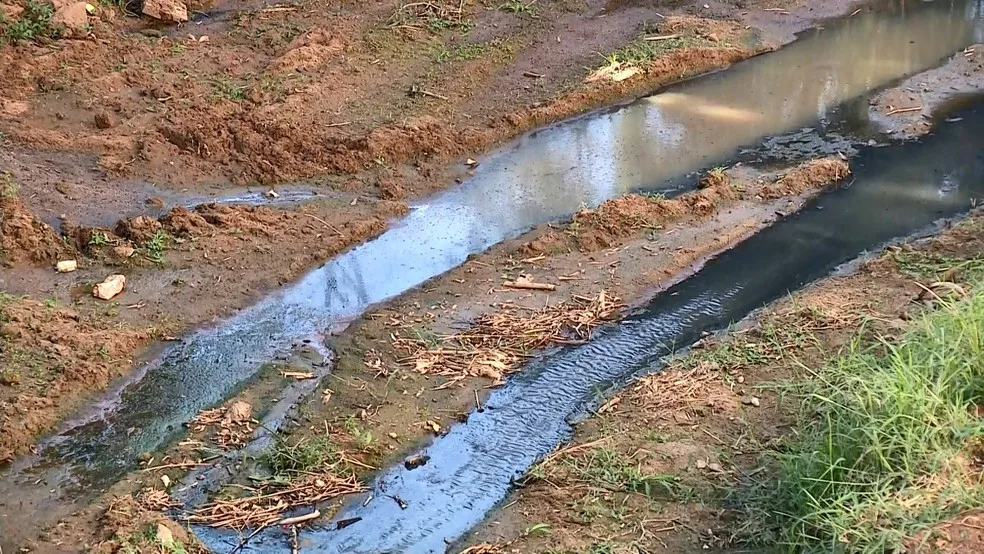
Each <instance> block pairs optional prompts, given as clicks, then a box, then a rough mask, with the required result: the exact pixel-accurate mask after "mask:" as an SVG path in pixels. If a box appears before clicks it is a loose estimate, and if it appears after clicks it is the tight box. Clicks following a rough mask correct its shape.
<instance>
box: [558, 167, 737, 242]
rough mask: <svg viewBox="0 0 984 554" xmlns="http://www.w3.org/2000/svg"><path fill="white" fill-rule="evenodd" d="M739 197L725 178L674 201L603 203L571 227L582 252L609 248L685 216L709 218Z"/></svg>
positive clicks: (633, 197) (634, 198)
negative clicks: (641, 230) (639, 232)
mask: <svg viewBox="0 0 984 554" xmlns="http://www.w3.org/2000/svg"><path fill="white" fill-rule="evenodd" d="M737 197H738V193H737V191H735V190H734V189H733V188H732V187H731V186H730V185H729V183H728V180H727V179H725V178H722V179H720V181H719V182H715V183H714V184H711V185H707V186H704V187H703V188H700V189H699V190H696V191H693V192H689V193H687V194H682V195H680V196H678V197H676V198H672V199H667V198H662V197H650V196H643V195H639V194H629V195H625V196H620V197H618V198H615V199H612V200H608V201H606V202H604V203H603V204H602V205H601V206H599V207H598V208H597V209H593V210H581V211H580V212H578V213H576V214H574V217H573V218H572V219H571V225H572V226H575V228H576V231H575V232H573V233H571V234H573V236H574V239H575V241H576V243H577V246H578V248H580V249H581V250H582V251H586V252H588V251H592V250H598V249H601V248H608V247H610V246H612V245H613V244H614V243H615V242H616V241H617V240H618V239H622V238H625V237H627V236H629V235H631V234H633V233H635V232H636V231H638V230H639V229H646V228H651V229H653V230H657V229H659V228H660V227H661V226H663V225H665V224H666V223H668V222H670V221H675V220H678V219H681V218H684V217H694V218H703V217H707V216H709V215H711V214H712V213H714V212H715V210H717V209H718V207H719V206H720V204H722V203H723V202H726V201H729V200H734V199H735V198H737Z"/></svg>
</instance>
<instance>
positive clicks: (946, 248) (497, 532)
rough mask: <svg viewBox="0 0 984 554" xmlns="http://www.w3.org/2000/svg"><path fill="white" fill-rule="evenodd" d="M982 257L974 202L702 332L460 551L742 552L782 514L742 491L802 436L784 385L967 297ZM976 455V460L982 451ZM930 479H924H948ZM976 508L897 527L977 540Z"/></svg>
mask: <svg viewBox="0 0 984 554" xmlns="http://www.w3.org/2000/svg"><path fill="white" fill-rule="evenodd" d="M982 257H984V220H982V218H981V216H980V215H976V216H974V217H972V218H971V219H970V220H969V221H966V222H963V223H961V224H959V225H957V226H956V227H954V228H952V229H949V230H947V231H944V232H943V233H942V234H941V235H940V236H939V237H937V238H934V239H928V240H923V241H920V242H917V243H915V244H911V245H904V246H901V247H894V248H890V249H889V250H888V251H887V252H886V253H884V254H883V255H882V256H881V257H879V258H877V259H873V260H871V261H868V262H866V263H863V264H862V265H861V266H860V268H859V269H858V270H857V272H856V273H855V274H853V275H850V276H840V277H830V278H828V279H826V280H824V281H821V282H819V283H817V284H815V285H813V286H811V287H808V288H807V289H804V290H802V291H800V292H797V293H795V294H793V295H792V296H791V297H789V298H785V299H782V300H779V301H777V302H776V303H774V304H773V305H771V306H769V307H768V308H767V309H765V310H764V311H763V312H761V313H760V314H758V315H756V316H754V317H752V318H751V319H750V320H748V321H746V322H743V323H741V324H739V325H737V326H736V327H735V328H733V329H731V330H730V331H729V332H727V333H724V334H722V335H719V336H712V337H707V338H705V339H702V340H701V341H699V342H698V343H697V344H696V345H694V347H693V349H692V350H691V352H689V353H688V354H686V355H684V356H682V357H680V358H678V359H676V360H674V361H672V362H671V363H670V364H669V365H668V366H667V367H666V368H665V369H664V370H663V371H662V372H661V373H659V374H656V375H651V376H647V377H643V378H641V379H639V380H638V381H637V382H636V383H635V384H634V385H631V386H629V387H627V388H626V389H625V390H624V391H623V392H621V393H619V394H617V395H616V396H614V397H612V398H610V399H609V400H608V401H607V402H606V403H605V404H604V405H603V406H602V408H601V409H600V410H599V412H598V414H597V415H596V416H594V417H592V418H590V419H588V420H587V421H585V422H583V423H582V424H580V425H579V426H578V428H577V431H576V433H575V436H574V439H573V441H572V442H571V444H570V445H568V446H565V447H564V448H561V449H560V450H558V451H557V452H555V453H553V454H551V455H550V456H548V457H547V458H546V459H545V460H544V461H542V462H541V463H540V464H539V465H537V466H535V467H534V468H533V469H532V470H531V471H530V472H529V474H528V475H527V477H526V478H525V479H523V480H521V481H520V487H519V488H518V489H517V490H516V491H515V492H514V493H513V494H512V495H511V497H510V498H509V499H508V500H507V501H506V503H505V504H506V508H504V509H503V510H500V511H499V512H498V513H496V514H494V515H493V516H492V517H491V518H490V519H489V521H488V522H487V523H486V524H484V525H483V526H481V527H480V528H479V529H477V530H476V531H475V532H474V533H473V534H472V536H471V537H470V539H469V541H468V543H467V544H469V545H472V546H471V547H470V548H471V549H470V550H469V549H465V550H463V551H464V552H470V553H490V554H500V553H501V554H505V553H519V552H523V553H526V552H548V551H554V550H557V549H560V550H565V551H577V552H584V551H588V552H623V551H624V552H629V551H634V548H635V547H636V546H645V545H649V546H651V545H654V544H658V545H660V549H661V550H665V551H667V552H695V551H705V552H732V551H734V549H735V548H739V549H740V548H743V547H747V546H748V545H749V544H750V543H761V542H763V541H764V542H768V541H769V538H768V537H770V536H772V535H768V534H766V533H769V532H773V531H775V530H774V529H767V528H766V527H765V526H764V525H765V523H764V521H758V522H756V521H754V520H753V521H750V520H749V519H748V517H747V514H743V513H741V509H742V505H743V504H742V502H736V501H735V500H734V498H735V497H734V495H735V494H736V492H735V491H736V490H737V491H741V490H742V487H744V488H746V489H747V488H748V487H756V486H760V487H761V486H771V485H767V484H768V483H770V473H769V472H770V471H773V469H774V468H775V465H774V463H773V462H774V461H775V459H776V458H775V457H774V456H777V455H780V454H778V453H779V452H787V450H786V449H785V446H784V445H787V444H788V443H789V441H792V440H795V437H796V436H797V426H798V425H799V424H800V423H801V420H799V419H798V415H799V414H798V412H797V405H796V403H795V402H792V401H790V400H788V398H787V400H786V401H783V398H784V397H785V396H787V395H789V394H790V393H795V391H796V389H795V383H796V382H802V381H803V380H809V379H811V378H814V375H815V374H814V373H812V372H813V371H814V370H816V369H817V368H819V367H821V366H822V365H823V364H825V363H827V362H828V361H829V360H831V359H832V358H836V357H837V356H838V355H843V354H844V353H846V352H850V351H852V350H856V349H857V348H858V347H859V346H858V345H859V344H871V343H872V342H873V341H877V340H878V339H879V338H887V340H893V338H897V337H899V336H901V335H902V334H903V333H904V331H905V329H906V328H908V327H909V326H911V325H912V324H913V323H912V322H913V321H917V320H918V319H919V317H920V316H921V314H923V313H925V312H926V310H927V308H930V309H931V308H933V307H934V306H936V305H937V304H938V303H939V302H940V301H941V299H949V300H953V299H959V298H962V297H965V296H966V295H967V294H968V292H969V291H970V290H971V285H970V284H968V282H967V280H974V282H975V283H976V282H978V281H976V280H978V279H979V278H980V275H981V273H980V271H981V268H982V266H981V259H982ZM859 333H860V335H859ZM855 340H860V341H862V342H861V343H854V342H852V341H855ZM852 344H853V345H854V346H853V347H852ZM839 353H840V354H839ZM781 381H785V382H786V385H781V386H776V384H777V383H778V382H781ZM810 415H815V414H810ZM966 455H967V458H966V459H965V461H966V462H967V463H968V464H969V465H970V467H972V468H976V469H973V471H976V472H978V473H979V472H980V465H979V462H980V458H979V456H980V454H979V453H978V454H976V456H978V457H977V458H976V461H975V458H974V456H975V454H974V453H973V452H972V451H971V452H969V453H967V454H966ZM780 456H781V455H780ZM979 478H980V477H979V475H978V477H976V479H978V480H979ZM922 483H923V485H925V492H926V493H927V494H929V495H934V494H942V493H943V492H945V487H939V486H935V485H934V484H933V482H929V481H923V482H922ZM923 485H919V484H918V483H917V484H916V485H915V486H923ZM728 491H731V492H730V493H729V492H728ZM729 499H730V500H729ZM924 500H925V499H924ZM893 517H894V516H893ZM862 519H863V518H862ZM979 522H980V514H979V513H978V512H975V511H970V512H966V513H961V514H958V515H956V516H954V517H950V516H946V515H944V516H941V521H939V522H938V523H937V524H935V525H933V523H934V522H932V521H928V522H924V523H926V524H928V525H930V527H931V528H930V529H928V530H927V531H925V532H923V533H919V534H918V535H913V536H910V537H908V538H907V539H905V540H904V541H903V542H904V543H905V544H906V545H909V546H908V548H910V550H909V551H910V552H913V553H915V552H935V553H944V552H947V553H951V552H952V553H956V552H968V553H977V552H981V551H982V550H981V543H980V542H979V537H980V535H979V531H978V529H977V525H979ZM855 531H856V530H854V529H845V530H844V532H845V534H844V537H845V540H852V542H853V541H854V540H860V539H861V537H860V536H859V535H857V534H856V533H855ZM903 538H904V537H903ZM772 544H775V543H774V542H773V543H772Z"/></svg>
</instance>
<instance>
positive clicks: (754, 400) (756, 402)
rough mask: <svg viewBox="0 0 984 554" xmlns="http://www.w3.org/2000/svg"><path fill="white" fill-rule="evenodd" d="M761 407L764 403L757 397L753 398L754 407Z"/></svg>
mask: <svg viewBox="0 0 984 554" xmlns="http://www.w3.org/2000/svg"><path fill="white" fill-rule="evenodd" d="M761 405H762V401H761V400H759V399H758V397H757V396H753V397H752V406H755V407H756V408H758V407H759V406H761Z"/></svg>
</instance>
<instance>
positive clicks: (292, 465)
mask: <svg viewBox="0 0 984 554" xmlns="http://www.w3.org/2000/svg"><path fill="white" fill-rule="evenodd" d="M337 460H338V448H337V447H336V446H335V445H334V444H333V443H332V442H331V440H329V439H328V437H316V438H313V439H301V440H299V441H297V442H293V443H292V442H289V441H288V440H287V439H284V438H281V437H278V438H277V443H276V445H275V446H274V448H272V449H271V450H270V451H269V452H268V453H267V454H266V455H265V456H264V461H265V462H266V464H267V466H269V468H270V471H271V472H273V474H274V475H275V476H277V477H286V478H289V477H291V476H293V475H295V474H297V473H302V472H305V471H313V470H316V469H318V468H320V467H321V466H323V465H325V464H330V463H334V462H336V461H337Z"/></svg>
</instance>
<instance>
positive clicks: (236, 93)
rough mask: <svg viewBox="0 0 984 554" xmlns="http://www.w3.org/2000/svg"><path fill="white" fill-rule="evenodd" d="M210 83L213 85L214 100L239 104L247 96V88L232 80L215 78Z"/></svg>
mask: <svg viewBox="0 0 984 554" xmlns="http://www.w3.org/2000/svg"><path fill="white" fill-rule="evenodd" d="M209 83H210V84H211V85H212V97H213V98H216V99H225V100H231V101H233V102H239V101H241V100H242V99H243V98H244V97H245V96H246V90H247V87H246V86H245V85H241V84H239V83H236V82H235V81H232V80H231V79H227V78H225V77H215V78H214V79H212V80H211V81H209Z"/></svg>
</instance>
